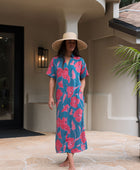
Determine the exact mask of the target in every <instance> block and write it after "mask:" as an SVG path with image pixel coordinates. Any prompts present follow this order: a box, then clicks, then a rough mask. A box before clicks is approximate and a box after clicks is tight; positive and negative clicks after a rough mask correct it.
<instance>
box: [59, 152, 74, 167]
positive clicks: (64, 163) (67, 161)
mask: <svg viewBox="0 0 140 170" xmlns="http://www.w3.org/2000/svg"><path fill="white" fill-rule="evenodd" d="M72 154H73V156H74V153H72ZM68 165H69V159H68V156H67V158H66V159H65V161H64V162H62V163H61V164H59V166H61V167H62V166H68Z"/></svg>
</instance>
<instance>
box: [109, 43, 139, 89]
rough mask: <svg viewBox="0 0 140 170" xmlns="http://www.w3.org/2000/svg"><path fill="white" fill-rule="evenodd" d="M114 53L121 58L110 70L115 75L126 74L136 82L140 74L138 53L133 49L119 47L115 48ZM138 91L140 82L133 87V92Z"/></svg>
mask: <svg viewBox="0 0 140 170" xmlns="http://www.w3.org/2000/svg"><path fill="white" fill-rule="evenodd" d="M114 53H115V55H116V56H118V57H119V58H121V61H120V62H118V63H117V64H116V65H115V66H114V67H113V69H112V71H113V72H114V73H115V75H116V76H117V75H118V76H121V75H123V74H128V76H131V77H133V78H134V80H136V78H137V76H138V74H139V72H140V51H138V50H137V49H135V48H133V47H128V46H123V45H119V46H116V48H115V50H114ZM138 90H139V91H140V82H138V83H137V84H136V85H135V87H134V90H133V92H134V91H138Z"/></svg>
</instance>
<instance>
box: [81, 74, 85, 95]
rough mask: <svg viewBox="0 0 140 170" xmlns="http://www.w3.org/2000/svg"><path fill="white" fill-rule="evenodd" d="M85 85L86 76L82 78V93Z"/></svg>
mask: <svg viewBox="0 0 140 170" xmlns="http://www.w3.org/2000/svg"><path fill="white" fill-rule="evenodd" d="M85 85H86V81H85V77H84V78H83V79H81V91H82V93H84V89H85Z"/></svg>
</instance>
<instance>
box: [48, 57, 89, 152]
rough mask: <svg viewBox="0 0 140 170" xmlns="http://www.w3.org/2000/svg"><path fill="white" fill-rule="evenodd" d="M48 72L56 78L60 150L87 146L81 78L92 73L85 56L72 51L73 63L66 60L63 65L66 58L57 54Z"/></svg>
mask: <svg viewBox="0 0 140 170" xmlns="http://www.w3.org/2000/svg"><path fill="white" fill-rule="evenodd" d="M46 74H47V75H48V76H49V77H52V78H54V79H55V80H56V108H57V111H56V138H55V141H56V142H55V148H56V152H57V153H65V152H71V153H76V152H81V151H84V150H86V149H87V140H86V136H85V128H84V95H83V93H82V92H81V90H80V87H81V81H80V80H81V79H83V78H85V77H86V76H89V73H88V70H87V66H86V63H85V61H84V59H83V58H82V57H80V56H74V55H72V56H71V59H70V61H69V64H68V65H67V63H66V62H64V67H63V59H62V58H60V57H58V56H55V57H53V58H52V60H51V62H50V64H49V67H48V70H47V71H46Z"/></svg>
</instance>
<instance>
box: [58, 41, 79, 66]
mask: <svg viewBox="0 0 140 170" xmlns="http://www.w3.org/2000/svg"><path fill="white" fill-rule="evenodd" d="M65 52H66V40H64V41H63V42H62V44H61V46H60V48H59V50H58V54H57V56H58V57H62V58H63V67H64V61H65V58H64V56H65ZM72 54H73V55H74V56H77V57H78V56H80V54H79V50H78V47H77V40H76V47H75V49H74V50H73V52H72Z"/></svg>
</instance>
